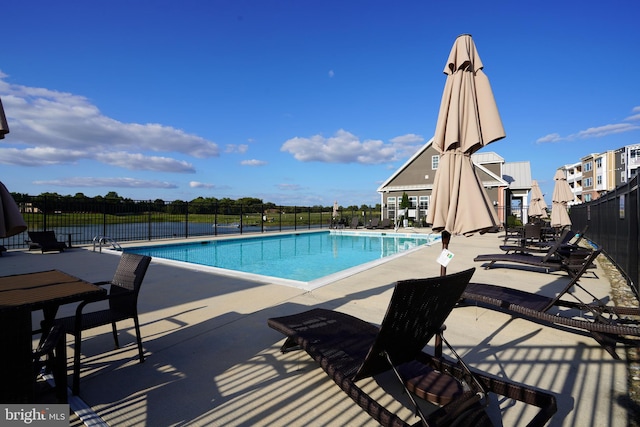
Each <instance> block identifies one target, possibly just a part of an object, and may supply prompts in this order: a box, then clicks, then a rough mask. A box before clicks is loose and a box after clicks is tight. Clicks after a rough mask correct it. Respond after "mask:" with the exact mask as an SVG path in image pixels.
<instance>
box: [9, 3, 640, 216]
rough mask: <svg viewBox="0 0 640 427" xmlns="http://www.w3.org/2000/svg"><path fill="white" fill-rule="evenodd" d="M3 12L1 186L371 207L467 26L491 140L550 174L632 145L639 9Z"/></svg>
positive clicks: (430, 117) (308, 6)
mask: <svg viewBox="0 0 640 427" xmlns="http://www.w3.org/2000/svg"><path fill="white" fill-rule="evenodd" d="M5 3H6V4H4V5H3V7H2V25H1V26H0V49H1V50H0V52H2V54H1V55H0V98H1V99H2V102H3V104H4V108H5V113H6V115H7V119H8V121H9V126H10V129H11V133H9V134H8V135H7V136H6V138H5V139H3V140H0V180H1V181H2V182H4V183H5V185H6V186H7V187H8V188H9V190H10V191H13V192H19V193H28V194H33V195H36V194H40V193H42V192H56V193H59V194H71V195H74V194H76V193H78V192H82V193H84V194H86V195H88V196H95V195H105V194H107V193H108V192H109V191H115V192H117V193H118V194H119V195H121V196H124V197H130V198H133V199H158V198H160V199H163V200H167V201H169V200H192V199H194V198H196V197H198V196H203V197H217V198H223V197H229V198H232V199H236V198H240V197H257V198H261V199H263V200H264V201H269V202H274V203H278V204H297V205H318V204H319V205H326V206H330V205H332V204H333V202H334V200H337V201H338V203H339V204H340V205H342V206H348V205H353V204H355V205H358V206H359V205H361V204H375V203H378V202H379V201H380V198H379V195H378V194H377V193H376V189H377V188H378V186H379V185H380V184H381V183H382V182H383V181H384V180H386V179H387V178H388V177H389V176H390V175H391V174H392V173H393V172H394V171H395V170H396V169H397V168H398V167H400V166H401V165H402V164H403V163H404V162H405V161H406V160H407V159H408V158H409V157H410V156H411V155H412V154H413V153H415V151H416V150H417V149H418V148H419V147H421V146H422V145H423V144H424V143H425V142H426V141H428V140H429V139H430V138H431V136H432V135H433V132H434V128H435V122H436V119H437V114H438V108H439V105H440V98H441V95H442V90H443V88H444V83H445V76H444V74H443V73H442V70H443V68H444V65H445V61H446V59H447V56H448V54H449V51H450V49H451V46H452V45H453V42H454V40H455V38H456V37H457V36H458V35H459V34H462V33H470V34H472V35H473V38H474V40H475V43H476V46H477V49H478V52H479V54H480V57H481V58H482V61H483V63H484V66H485V68H484V71H485V73H486V75H487V76H488V77H489V80H490V82H491V85H492V88H493V91H494V96H495V98H496V102H497V104H498V109H499V111H500V114H501V117H502V121H503V123H504V127H505V130H506V133H507V137H506V138H505V139H503V140H500V141H498V142H496V143H494V144H491V145H489V146H487V147H485V148H484V149H483V150H484V151H495V152H497V153H498V154H500V155H501V156H502V157H504V158H505V160H506V161H523V160H529V161H530V162H531V169H532V178H533V179H536V180H537V181H538V182H539V184H540V186H541V188H542V191H543V193H545V196H546V198H547V199H550V195H551V193H552V189H553V175H554V172H555V170H556V169H557V168H558V167H559V166H562V165H564V164H567V163H574V162H576V161H578V160H579V158H580V157H582V156H584V155H586V154H589V153H596V152H602V151H606V150H608V149H615V148H619V147H621V146H624V145H627V144H638V143H640V78H639V77H638V70H639V69H640V54H639V53H640V35H639V34H640V30H639V29H640V27H639V26H638V18H639V17H640V3H638V2H637V0H628V1H627V0H625V1H620V0H612V1H609V2H600V1H597V2H596V1H592V0H587V1H583V2H580V3H579V6H577V4H576V3H575V2H567V3H566V4H565V3H564V2H562V1H559V0H555V1H553V2H552V1H539V2H515V1H506V0H505V1H497V2H491V1H490V2H477V1H466V0H463V1H457V2H430V1H429V2H427V1H412V0H408V1H400V2H390V1H378V0H370V1H360V0H357V1H345V0H340V1H334V0H323V1H310V0H308V1H304V0H297V1H276V0H273V1H270V0H253V1H243V0H228V1H219V0H208V1H207V0H200V1H196V0H181V1H175V0H173V1H166V0H153V1H151V0H134V1H131V0H127V1H123V0H110V1H109V2H106V1H80V0H77V1H65V0H62V1H59V2H51V1H31V0H24V1H13V2H5Z"/></svg>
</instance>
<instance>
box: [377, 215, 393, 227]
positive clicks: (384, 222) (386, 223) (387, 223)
mask: <svg viewBox="0 0 640 427" xmlns="http://www.w3.org/2000/svg"><path fill="white" fill-rule="evenodd" d="M377 228H379V229H382V230H384V229H387V228H391V220H390V219H389V218H385V219H383V220H382V221H380V224H378V227H377Z"/></svg>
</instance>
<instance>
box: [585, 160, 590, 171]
mask: <svg viewBox="0 0 640 427" xmlns="http://www.w3.org/2000/svg"><path fill="white" fill-rule="evenodd" d="M590 170H591V162H587V163H585V164H584V171H585V172H589V171H590Z"/></svg>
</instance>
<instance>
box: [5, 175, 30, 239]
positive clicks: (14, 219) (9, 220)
mask: <svg viewBox="0 0 640 427" xmlns="http://www.w3.org/2000/svg"><path fill="white" fill-rule="evenodd" d="M26 229H27V224H26V223H25V222H24V219H23V218H22V215H21V214H20V209H18V205H17V204H16V202H15V200H13V197H11V194H10V193H9V190H7V187H5V186H4V184H3V183H1V182H0V237H11V236H15V235H16V234H20V233H22V232H23V231H25V230H26Z"/></svg>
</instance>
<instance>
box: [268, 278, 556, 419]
mask: <svg viewBox="0 0 640 427" xmlns="http://www.w3.org/2000/svg"><path fill="white" fill-rule="evenodd" d="M474 270H475V269H470V270H466V271H463V272H461V273H456V274H452V275H449V276H440V277H434V278H430V279H414V280H404V281H399V282H397V283H396V285H395V289H394V292H393V296H392V297H391V301H390V303H389V307H388V309H387V312H386V314H385V317H384V319H383V321H382V324H381V326H380V327H377V326H375V325H372V324H370V323H368V322H365V321H363V320H361V319H358V318H356V317H353V316H350V315H347V314H343V313H340V312H337V311H333V310H327V309H322V308H316V309H312V310H309V311H306V312H303V313H299V314H294V315H291V316H285V317H278V318H271V319H269V320H268V324H269V326H270V327H271V328H273V329H275V330H277V331H279V332H282V333H283V334H284V335H285V336H286V337H287V339H286V340H285V342H284V344H283V345H282V348H281V351H282V352H288V351H292V350H298V349H302V350H305V351H306V352H307V353H308V354H309V355H310V356H311V357H312V358H313V359H314V360H315V361H316V362H318V363H319V364H320V366H321V367H322V369H324V371H325V372H326V373H327V374H328V375H329V377H331V379H333V381H335V383H336V384H337V385H338V386H339V387H340V388H341V389H342V390H343V391H344V392H345V393H347V395H349V397H351V398H352V399H353V400H354V401H355V402H356V403H358V405H359V406H360V407H361V408H362V409H364V410H365V411H367V413H368V414H369V415H371V416H372V417H373V418H374V419H375V420H376V421H378V422H379V423H380V424H381V425H383V426H394V427H405V426H409V425H410V424H409V422H408V421H405V420H404V419H402V418H400V417H399V416H398V415H397V414H395V413H392V412H390V411H389V410H388V409H387V408H386V407H384V406H382V405H381V404H380V403H378V401H377V400H375V399H374V398H372V397H371V396H370V395H369V394H368V393H366V392H365V391H364V390H363V389H362V388H360V387H359V386H358V384H357V383H358V381H359V380H361V379H364V378H368V377H372V376H375V375H377V374H380V373H383V372H385V371H391V370H392V371H394V373H395V375H396V378H398V380H399V381H400V382H401V384H402V387H403V389H404V390H405V392H406V393H407V395H408V397H409V399H410V400H411V402H412V404H413V406H414V409H415V410H416V414H417V415H418V416H419V417H420V418H421V420H420V421H418V422H416V423H415V424H414V425H415V426H418V425H429V426H443V425H447V426H449V425H453V424H455V423H459V425H474V426H476V425H490V420H489V418H488V416H487V413H486V412H485V406H484V405H485V404H486V401H487V396H486V393H487V392H494V393H496V394H499V395H502V396H507V397H508V398H511V399H514V400H518V401H520V402H525V403H527V404H532V405H534V406H536V407H538V408H540V410H539V411H538V413H537V414H536V415H535V417H534V418H533V420H532V421H531V422H530V423H529V425H530V426H534V425H544V424H545V423H546V421H547V420H548V419H549V418H550V417H551V416H552V415H553V414H554V413H555V412H556V401H555V397H554V396H553V395H551V394H549V393H546V392H543V391H539V390H535V389H533V388H530V387H527V386H523V385H520V384H516V383H511V382H509V381H506V380H503V379H498V378H496V377H493V376H489V375H486V374H483V373H480V372H477V371H471V370H470V369H469V368H468V367H467V366H466V364H464V362H463V361H462V359H460V358H458V360H457V361H455V362H454V361H451V360H450V359H448V358H445V357H443V356H442V343H443V342H444V343H445V344H446V345H447V346H449V344H448V343H447V342H446V340H445V339H444V337H442V331H443V328H442V323H443V322H444V320H445V319H446V317H447V316H448V315H449V313H450V312H451V310H452V309H453V306H454V305H455V304H456V302H457V301H458V299H459V297H460V295H461V294H462V291H463V290H464V288H465V287H466V285H467V283H468V282H469V280H470V279H471V276H472V275H473V272H474ZM436 335H437V338H436V343H435V344H436V345H435V352H434V356H431V355H429V354H427V353H425V352H423V351H422V350H423V348H424V347H425V345H426V344H427V343H428V342H429V341H430V340H431V338H433V337H434V336H436ZM449 348H450V347H449ZM450 349H451V348H450ZM451 351H452V353H453V354H454V355H455V356H456V357H457V354H456V353H455V351H453V349H451ZM414 395H415V396H417V397H418V398H421V399H425V400H427V401H429V402H431V403H432V404H434V405H436V408H437V409H435V410H434V411H433V412H431V413H430V414H429V415H428V416H426V415H424V414H423V413H422V411H421V410H420V409H419V407H418V405H417V403H416V401H415V397H414ZM456 425H458V424H456Z"/></svg>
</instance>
